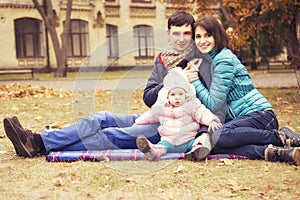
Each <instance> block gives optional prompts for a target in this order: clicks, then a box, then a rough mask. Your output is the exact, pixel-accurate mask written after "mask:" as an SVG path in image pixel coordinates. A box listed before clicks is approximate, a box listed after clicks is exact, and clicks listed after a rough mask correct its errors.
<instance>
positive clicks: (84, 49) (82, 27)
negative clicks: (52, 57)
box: [67, 19, 89, 57]
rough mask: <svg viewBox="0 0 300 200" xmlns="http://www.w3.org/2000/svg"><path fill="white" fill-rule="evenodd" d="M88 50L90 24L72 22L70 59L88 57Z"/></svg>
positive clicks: (81, 21)
mask: <svg viewBox="0 0 300 200" xmlns="http://www.w3.org/2000/svg"><path fill="white" fill-rule="evenodd" d="M88 49H89V43H88V23H87V22H86V21H83V20H77V19H75V20H74V19H73V20H71V24H70V37H69V42H68V54H67V55H68V56H69V57H84V56H88Z"/></svg>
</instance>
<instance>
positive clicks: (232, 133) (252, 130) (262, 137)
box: [211, 110, 282, 159]
mask: <svg viewBox="0 0 300 200" xmlns="http://www.w3.org/2000/svg"><path fill="white" fill-rule="evenodd" d="M277 130H278V121H277V118H276V115H275V114H274V112H273V111H271V110H265V111H257V112H253V113H250V114H247V115H244V116H240V117H237V118H235V119H233V120H231V121H229V122H227V123H225V124H224V126H223V127H222V128H221V129H219V130H217V131H215V132H214V133H213V134H212V147H213V149H212V152H211V154H223V153H225V154H239V155H244V156H248V157H249V158H251V159H264V158H265V155H264V152H265V149H266V148H267V146H268V145H269V144H273V145H274V146H282V144H281V142H280V139H279V137H278V131H277Z"/></svg>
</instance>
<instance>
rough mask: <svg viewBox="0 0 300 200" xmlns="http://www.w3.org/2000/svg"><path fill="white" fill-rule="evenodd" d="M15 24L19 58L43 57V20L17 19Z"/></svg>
mask: <svg viewBox="0 0 300 200" xmlns="http://www.w3.org/2000/svg"><path fill="white" fill-rule="evenodd" d="M14 26H15V39H16V53H17V58H36V57H43V56H44V49H43V31H42V23H41V21H40V20H37V19H32V18H22V19H16V20H15V21H14Z"/></svg>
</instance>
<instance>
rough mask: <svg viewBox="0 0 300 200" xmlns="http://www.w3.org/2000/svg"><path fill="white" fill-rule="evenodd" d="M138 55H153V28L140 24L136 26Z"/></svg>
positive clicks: (135, 42)
mask: <svg viewBox="0 0 300 200" xmlns="http://www.w3.org/2000/svg"><path fill="white" fill-rule="evenodd" d="M134 44H135V49H136V50H135V56H136V57H153V28H152V27H151V26H146V25H139V26H135V27H134Z"/></svg>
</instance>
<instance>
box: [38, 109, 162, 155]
mask: <svg viewBox="0 0 300 200" xmlns="http://www.w3.org/2000/svg"><path fill="white" fill-rule="evenodd" d="M137 117H139V115H138V114H113V113H111V112H106V111H103V112H97V113H95V114H92V115H90V116H89V117H87V118H85V119H82V120H80V121H78V122H76V123H74V124H72V125H70V126H67V127H64V128H62V129H59V130H52V131H50V132H47V133H42V134H41V137H42V140H43V143H44V145H45V149H46V152H43V153H45V154H48V153H49V152H50V151H78V150H106V149H136V148H137V146H136V137H137V136H138V135H144V136H146V137H147V138H148V139H149V140H150V141H151V142H152V143H154V144H156V143H157V142H158V141H159V140H160V136H159V134H158V132H157V127H158V124H150V125H134V126H132V125H133V124H134V122H135V119H136V118H137Z"/></svg>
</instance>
